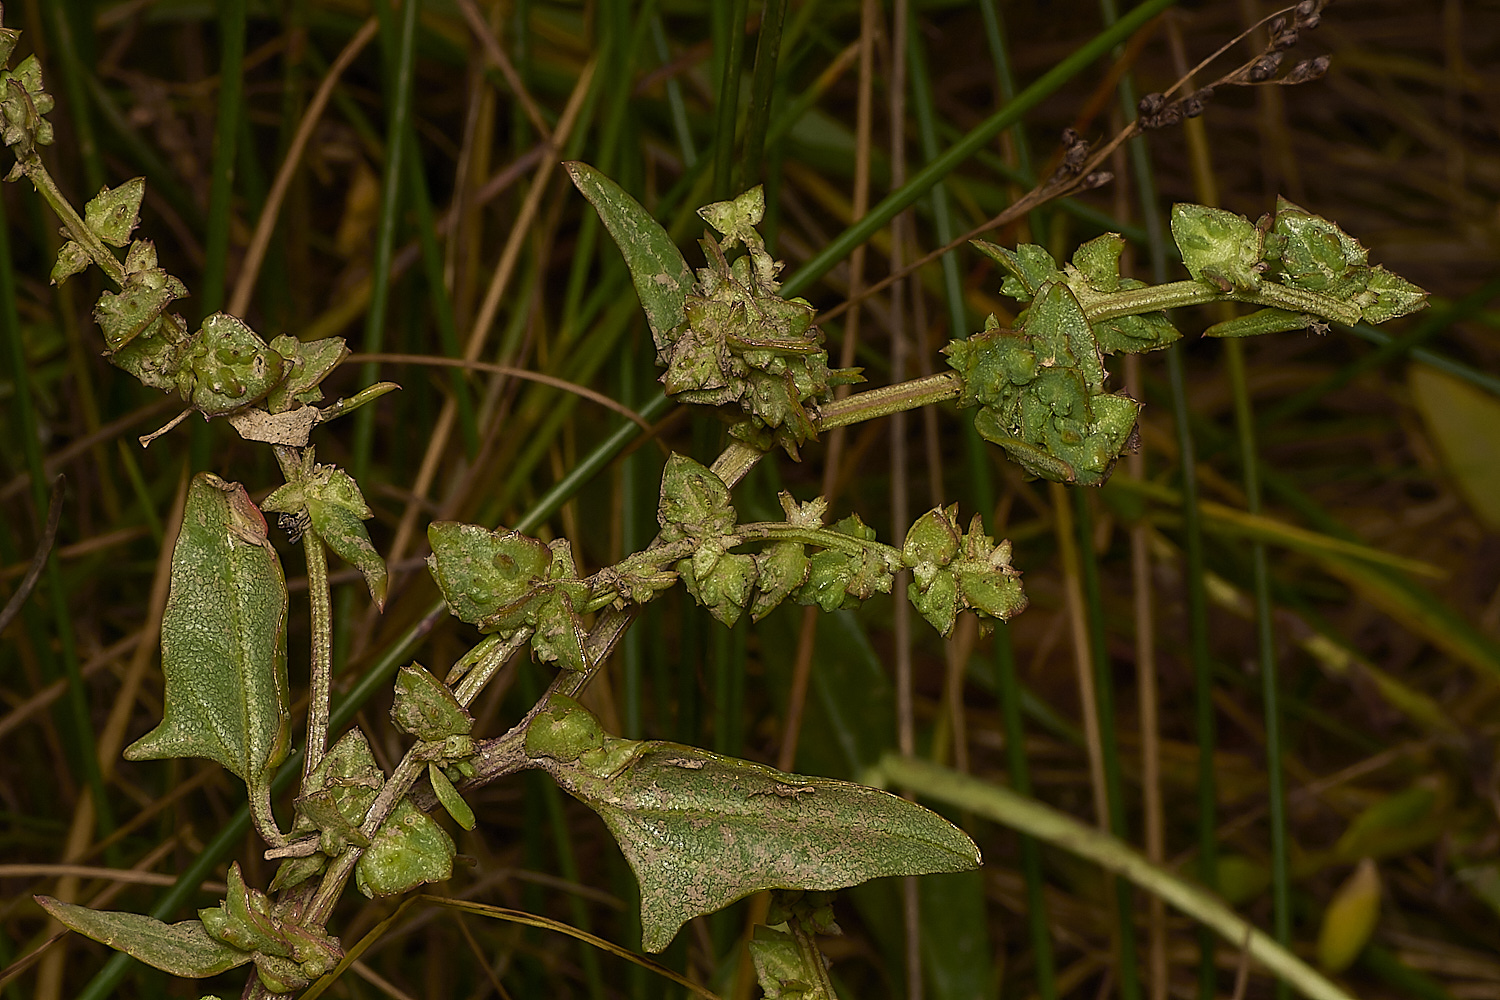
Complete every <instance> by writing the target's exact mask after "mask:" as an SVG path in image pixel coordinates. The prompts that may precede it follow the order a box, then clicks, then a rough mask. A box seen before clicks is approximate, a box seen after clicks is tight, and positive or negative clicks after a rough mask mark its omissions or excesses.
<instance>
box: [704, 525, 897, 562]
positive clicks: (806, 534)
mask: <svg viewBox="0 0 1500 1000" xmlns="http://www.w3.org/2000/svg"><path fill="white" fill-rule="evenodd" d="M734 533H735V534H736V535H738V536H739V537H741V538H743V539H745V540H746V541H749V540H751V539H754V540H756V541H762V540H764V541H768V542H801V543H802V544H803V545H816V546H818V547H819V548H822V549H833V550H834V551H835V552H843V553H845V554H847V555H853V556H858V555H864V554H865V553H868V552H879V553H881V554H882V555H884V556H885V557H886V558H887V559H893V560H895V561H896V562H897V563H898V564H899V563H900V561H901V550H900V549H898V548H895V547H893V546H890V545H886V544H885V543H884V542H876V541H872V540H869V539H864V538H855V537H854V536H853V535H846V534H844V533H843V532H842V531H834V530H833V529H832V528H797V527H792V526H790V525H787V524H785V523H783V522H781V521H751V522H748V523H746V524H737V525H735V526H734Z"/></svg>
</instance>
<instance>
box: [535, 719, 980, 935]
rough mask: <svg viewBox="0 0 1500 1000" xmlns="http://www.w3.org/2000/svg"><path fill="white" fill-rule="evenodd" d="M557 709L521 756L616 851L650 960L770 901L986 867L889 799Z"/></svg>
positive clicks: (947, 828)
mask: <svg viewBox="0 0 1500 1000" xmlns="http://www.w3.org/2000/svg"><path fill="white" fill-rule="evenodd" d="M552 706H553V707H552V710H551V711H548V712H542V713H539V714H538V715H537V717H536V719H535V720H534V721H533V722H532V724H531V728H530V730H528V733H527V741H526V752H527V754H528V755H529V756H531V757H532V758H533V760H534V761H535V762H536V764H537V766H539V767H542V768H544V769H545V770H546V771H547V772H548V773H549V774H551V775H552V777H553V779H554V780H556V781H557V783H558V784H559V785H560V786H562V788H563V789H564V790H565V791H567V792H568V793H569V794H570V795H572V796H573V797H575V798H577V799H579V800H581V801H582V802H584V803H585V804H586V805H588V806H589V807H590V808H591V809H593V810H594V811H595V812H597V813H598V814H599V815H600V816H601V817H603V819H604V822H605V824H606V825H607V826H608V827H609V829H610V832H611V833H613V834H614V837H615V840H616V841H618V842H619V844H620V849H621V850H622V851H623V852H624V854H625V857H626V859H627V860H629V862H630V866H631V868H632V869H634V871H635V875H636V879H637V880H638V881H639V882H640V887H641V926H642V938H643V940H642V945H643V947H645V949H646V950H647V951H652V952H657V951H661V950H662V949H663V948H665V947H666V946H667V945H668V944H670V943H671V941H672V938H673V936H674V935H676V933H677V930H678V928H680V927H681V926H682V925H683V924H684V923H686V922H687V921H689V920H691V919H692V918H693V917H696V916H700V915H702V914H705V913H713V912H714V911H715V910H719V909H722V908H723V907H725V906H728V905H729V904H730V903H733V902H734V901H735V900H737V899H742V898H744V897H745V896H748V895H750V894H751V893H753V892H758V891H760V890H762V889H773V888H785V889H814V890H825V889H841V888H844V887H846V886H851V885H856V884H858V883H860V882H864V881H866V880H867V879H872V878H880V877H882V876H887V875H926V874H930V873H933V872H950V871H964V870H967V869H970V868H975V867H977V866H978V865H979V861H980V859H979V849H978V848H977V847H975V846H974V842H973V841H972V840H970V839H969V837H968V836H967V835H966V834H965V833H964V832H963V831H962V830H960V829H958V828H957V827H956V826H954V825H953V824H951V823H949V822H948V821H947V820H945V819H943V818H942V817H941V816H938V815H937V814H936V813H933V812H930V811H928V810H927V809H924V808H922V807H921V806H919V805H916V804H915V803H912V802H908V801H906V800H905V799H900V798H897V797H896V796H894V795H891V794H889V793H887V792H882V791H879V790H878V789H874V788H867V787H865V786H864V785H857V784H854V783H852V782H848V781H836V780H834V779H831V778H813V777H806V776H803V775H797V774H785V773H783V772H781V771H778V770H776V769H775V768H771V767H767V766H765V765H763V764H755V763H751V762H749V761H744V760H736V759H734V758H732V757H721V756H719V755H718V754H714V753H709V752H708V751H706V750H700V749H698V748H697V747H689V746H682V745H679V744H676V743H658V742H649V743H638V742H635V741H632V740H620V739H615V738H613V737H609V736H606V735H604V733H603V730H602V729H601V728H599V726H598V722H597V720H595V719H594V718H593V716H592V715H591V714H590V713H589V712H588V711H587V710H586V709H584V708H583V707H582V706H580V705H578V703H577V702H574V701H572V700H571V699H566V698H560V697H555V696H554V698H553V700H552Z"/></svg>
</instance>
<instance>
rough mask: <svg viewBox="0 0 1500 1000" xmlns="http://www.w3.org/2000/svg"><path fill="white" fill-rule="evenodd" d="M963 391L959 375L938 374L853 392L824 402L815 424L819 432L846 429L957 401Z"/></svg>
mask: <svg viewBox="0 0 1500 1000" xmlns="http://www.w3.org/2000/svg"><path fill="white" fill-rule="evenodd" d="M962 391H963V379H962V377H960V376H959V375H958V374H957V373H956V372H938V373H937V374H935V375H925V376H923V377H922V378H914V379H910V380H908V381H906V382H899V383H897V384H896V385H888V386H884V387H882V388H880V389H870V390H869V391H867V392H856V393H852V394H850V395H848V396H845V397H844V398H843V399H839V400H834V401H833V402H831V403H824V404H823V406H822V409H821V412H820V414H819V416H818V419H817V420H816V421H815V423H816V424H817V427H818V430H820V431H826V430H831V429H832V428H834V427H847V426H848V425H850V424H857V423H860V422H861V421H865V420H875V419H877V418H879V417H888V416H890V415H891V414H893V413H901V412H903V411H906V410H916V409H920V408H921V407H924V406H931V405H932V404H934V403H942V402H946V401H948V400H950V399H957V398H958V395H959V393H960V392H962Z"/></svg>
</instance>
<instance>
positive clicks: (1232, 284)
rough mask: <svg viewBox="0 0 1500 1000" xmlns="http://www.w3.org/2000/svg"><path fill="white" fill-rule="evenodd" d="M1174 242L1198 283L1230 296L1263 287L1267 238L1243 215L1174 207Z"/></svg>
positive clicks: (1205, 206) (1184, 205)
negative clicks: (1241, 291)
mask: <svg viewBox="0 0 1500 1000" xmlns="http://www.w3.org/2000/svg"><path fill="white" fill-rule="evenodd" d="M1172 239H1173V240H1175V241H1176V243H1177V249H1179V250H1181V251H1182V262H1183V263H1184V264H1186V265H1187V269H1188V272H1189V273H1190V274H1192V276H1193V277H1194V278H1195V279H1196V280H1198V281H1206V282H1208V283H1209V284H1211V285H1215V286H1217V287H1218V288H1220V289H1222V290H1224V291H1226V292H1227V291H1229V290H1230V289H1234V288H1239V289H1252V288H1255V287H1257V286H1258V285H1259V284H1260V274H1261V270H1262V269H1263V268H1264V264H1263V263H1262V262H1261V250H1262V248H1263V247H1264V245H1265V234H1264V233H1262V232H1261V231H1260V230H1259V229H1258V228H1256V225H1255V223H1253V222H1251V221H1250V220H1249V219H1247V218H1245V217H1244V216H1243V215H1236V214H1234V213H1233V212H1226V211H1224V210H1223V209H1222V208H1213V207H1211V206H1208V205H1188V204H1176V205H1173V206H1172Z"/></svg>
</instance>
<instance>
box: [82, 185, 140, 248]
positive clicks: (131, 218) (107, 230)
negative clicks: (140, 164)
mask: <svg viewBox="0 0 1500 1000" xmlns="http://www.w3.org/2000/svg"><path fill="white" fill-rule="evenodd" d="M145 194H146V178H144V177H132V178H131V179H130V180H128V181H126V182H125V183H124V184H121V185H120V186H119V187H116V188H113V189H111V188H105V189H104V190H103V191H100V192H99V193H98V194H97V195H95V196H94V197H93V198H92V199H90V200H89V203H88V204H87V205H85V206H83V224H84V225H86V226H88V227H89V229H90V230H91V231H92V232H93V234H94V235H95V236H97V237H99V239H101V240H103V241H104V242H105V243H108V244H109V245H110V246H112V247H122V246H124V245H125V244H127V243H129V242H130V233H131V231H132V230H133V229H135V227H136V224H137V223H139V222H140V221H141V216H140V210H141V199H142V198H143V197H145Z"/></svg>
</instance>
